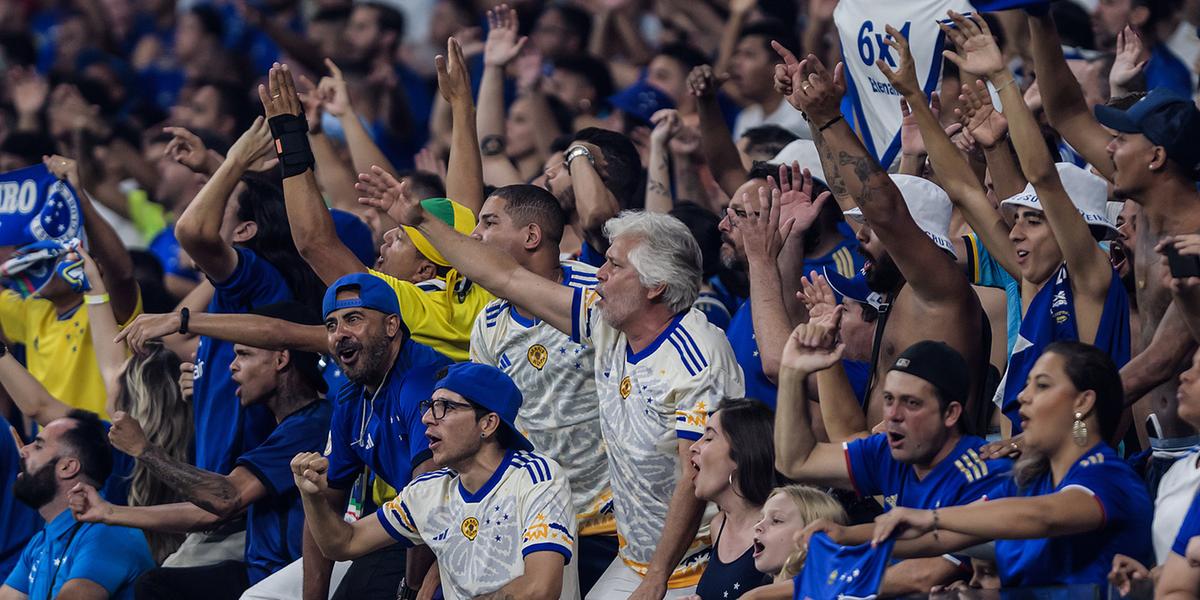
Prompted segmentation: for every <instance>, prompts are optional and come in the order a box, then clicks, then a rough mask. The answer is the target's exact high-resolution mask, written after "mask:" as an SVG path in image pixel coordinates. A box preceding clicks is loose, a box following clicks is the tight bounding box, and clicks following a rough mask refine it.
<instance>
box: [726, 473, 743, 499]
mask: <svg viewBox="0 0 1200 600" xmlns="http://www.w3.org/2000/svg"><path fill="white" fill-rule="evenodd" d="M734 473H737V469H734V470H732V471H730V472H729V489H731V490H733V495H734V496H737V497H738V498H745V496H743V495H741V494H740V493H739V492H738V487H737V484H736V483H734V482H733V474H734Z"/></svg>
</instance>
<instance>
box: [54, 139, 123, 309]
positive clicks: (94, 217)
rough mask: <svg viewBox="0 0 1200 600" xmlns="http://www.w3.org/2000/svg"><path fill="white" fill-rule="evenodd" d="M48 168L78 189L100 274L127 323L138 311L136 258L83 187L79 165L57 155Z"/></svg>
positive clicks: (114, 305)
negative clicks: (107, 284)
mask: <svg viewBox="0 0 1200 600" xmlns="http://www.w3.org/2000/svg"><path fill="white" fill-rule="evenodd" d="M43 162H44V163H45V165H46V168H47V169H49V170H50V172H51V173H53V174H54V175H55V176H56V177H58V178H59V179H66V180H67V181H68V182H70V184H71V186H72V187H74V188H75V191H76V193H77V194H78V198H79V209H80V212H81V213H83V229H84V231H85V232H87V236H88V245H89V247H90V248H91V253H92V255H93V256H94V257H95V259H96V262H97V263H98V264H99V266H100V270H101V271H103V272H104V276H105V277H106V278H107V279H108V282H109V289H111V290H112V292H111V296H112V310H113V313H114V314H115V315H116V317H117V319H119V320H120V321H126V320H128V319H129V317H131V316H133V312H134V310H136V309H137V302H138V293H139V292H138V285H137V279H135V278H134V276H133V258H132V257H131V256H129V250H127V249H126V248H125V243H124V242H122V241H121V238H120V236H118V235H117V232H116V230H114V229H113V228H112V225H109V224H108V221H107V220H105V218H104V217H102V216H100V213H99V212H96V207H95V205H93V204H92V200H91V196H90V195H89V194H88V192H87V191H86V190H84V189H83V187H82V186H81V185H80V180H79V167H78V165H77V164H76V162H75V161H73V160H71V159H68V158H64V157H62V156H58V155H57V154H56V155H54V156H51V157H48V158H44V159H43Z"/></svg>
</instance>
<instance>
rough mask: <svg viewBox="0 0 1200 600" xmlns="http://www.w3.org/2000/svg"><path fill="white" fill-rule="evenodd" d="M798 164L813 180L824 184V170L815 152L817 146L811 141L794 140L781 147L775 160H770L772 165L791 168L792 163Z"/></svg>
mask: <svg viewBox="0 0 1200 600" xmlns="http://www.w3.org/2000/svg"><path fill="white" fill-rule="evenodd" d="M793 161H795V162H798V163H800V168H801V169H808V171H809V172H810V173H812V176H813V179H820V180H821V183H825V169H824V168H822V167H821V155H820V154H819V153H818V152H817V145H816V144H815V143H813V141H812V140H795V141H793V142H792V143H790V144H788V145H786V146H784V147H783V150H780V151H779V154H776V155H775V158H773V159H771V163H772V164H778V165H786V166H791V164H792V162H793Z"/></svg>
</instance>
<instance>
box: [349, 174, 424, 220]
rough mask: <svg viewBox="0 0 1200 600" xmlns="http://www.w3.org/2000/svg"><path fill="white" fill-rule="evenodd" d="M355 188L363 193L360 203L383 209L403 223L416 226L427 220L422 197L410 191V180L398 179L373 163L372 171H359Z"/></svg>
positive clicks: (359, 199)
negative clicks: (422, 205)
mask: <svg viewBox="0 0 1200 600" xmlns="http://www.w3.org/2000/svg"><path fill="white" fill-rule="evenodd" d="M354 188H355V189H357V190H358V191H359V192H360V193H362V194H363V195H362V196H360V197H359V198H358V202H359V203H360V204H365V205H367V206H372V207H375V208H377V209H379V210H382V211H383V212H385V213H387V215H388V216H389V217H391V218H392V220H393V221H395V222H397V223H399V224H401V225H408V226H410V227H416V226H418V225H420V224H421V222H422V221H424V220H425V209H424V208H422V207H421V199H420V198H417V197H416V196H414V195H412V194H410V193H409V192H408V181H407V180H405V181H397V180H396V178H395V177H392V174H391V173H388V172H387V171H384V170H383V169H381V168H379V167H378V166H375V165H372V166H371V172H370V173H359V174H358V183H356V184H354Z"/></svg>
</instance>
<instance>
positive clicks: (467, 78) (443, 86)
mask: <svg viewBox="0 0 1200 600" xmlns="http://www.w3.org/2000/svg"><path fill="white" fill-rule="evenodd" d="M433 64H434V67H435V68H436V69H437V82H438V91H439V92H441V93H442V98H445V99H446V102H448V103H449V104H450V105H452V106H453V105H454V104H455V103H457V102H472V101H473V100H472V97H471V73H470V72H469V71H468V70H467V61H466V59H465V58H463V50H462V46H460V45H459V43H458V40H456V39H454V38H449V39H447V40H446V55H445V56H441V55H439V56H435V57H434V58H433Z"/></svg>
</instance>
